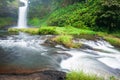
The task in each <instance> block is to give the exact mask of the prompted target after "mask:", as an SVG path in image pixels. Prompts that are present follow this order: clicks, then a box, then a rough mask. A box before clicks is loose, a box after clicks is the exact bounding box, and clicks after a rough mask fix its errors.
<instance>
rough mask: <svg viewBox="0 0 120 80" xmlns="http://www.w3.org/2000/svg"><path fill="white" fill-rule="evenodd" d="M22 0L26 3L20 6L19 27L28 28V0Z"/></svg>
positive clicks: (21, 0)
mask: <svg viewBox="0 0 120 80" xmlns="http://www.w3.org/2000/svg"><path fill="white" fill-rule="evenodd" d="M20 2H22V3H24V6H21V7H19V14H18V15H19V17H18V28H26V27H27V7H28V0H20Z"/></svg>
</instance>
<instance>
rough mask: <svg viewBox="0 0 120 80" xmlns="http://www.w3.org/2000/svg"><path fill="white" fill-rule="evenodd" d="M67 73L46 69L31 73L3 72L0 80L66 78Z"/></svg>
mask: <svg viewBox="0 0 120 80" xmlns="http://www.w3.org/2000/svg"><path fill="white" fill-rule="evenodd" d="M65 77H66V73H65V72H61V71H54V70H46V71H41V72H34V73H30V74H1V75H0V80H65Z"/></svg>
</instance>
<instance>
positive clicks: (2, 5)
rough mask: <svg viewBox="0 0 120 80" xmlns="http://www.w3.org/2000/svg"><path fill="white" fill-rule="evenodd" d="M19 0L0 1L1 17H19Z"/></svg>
mask: <svg viewBox="0 0 120 80" xmlns="http://www.w3.org/2000/svg"><path fill="white" fill-rule="evenodd" d="M17 10H18V0H0V17H17V12H18V11H17Z"/></svg>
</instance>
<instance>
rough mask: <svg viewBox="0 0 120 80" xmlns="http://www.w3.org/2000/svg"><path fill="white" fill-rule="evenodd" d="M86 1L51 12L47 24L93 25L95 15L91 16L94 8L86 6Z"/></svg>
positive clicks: (81, 26)
mask: <svg viewBox="0 0 120 80" xmlns="http://www.w3.org/2000/svg"><path fill="white" fill-rule="evenodd" d="M89 3H90V2H88V3H76V4H73V5H70V6H67V7H65V8H61V9H58V10H56V11H55V12H53V13H52V14H51V15H50V17H49V19H48V25H51V26H66V25H71V26H73V27H77V28H86V27H92V26H94V25H95V19H96V16H93V13H94V12H95V10H96V8H93V7H92V6H94V5H92V6H90V7H87V6H88V4H89Z"/></svg>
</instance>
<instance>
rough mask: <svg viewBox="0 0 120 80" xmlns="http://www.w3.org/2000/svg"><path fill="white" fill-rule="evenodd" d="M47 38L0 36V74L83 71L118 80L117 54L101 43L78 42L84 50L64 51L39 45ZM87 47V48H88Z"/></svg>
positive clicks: (119, 74)
mask: <svg viewBox="0 0 120 80" xmlns="http://www.w3.org/2000/svg"><path fill="white" fill-rule="evenodd" d="M49 37H52V36H50V35H48V36H38V35H36V36H31V35H28V34H25V33H19V35H11V36H7V37H4V38H2V36H0V73H30V72H35V71H41V70H45V69H54V70H65V71H72V70H76V71H80V70H82V71H84V72H86V73H94V74H97V75H99V76H104V77H106V78H108V77H110V76H112V75H113V76H116V77H119V76H120V51H119V50H117V49H116V48H115V47H114V46H112V45H110V44H109V43H108V42H106V41H104V40H96V41H90V40H85V39H80V40H79V41H77V42H76V41H75V42H76V43H83V44H84V45H86V46H89V48H88V47H85V48H83V49H67V48H64V47H63V46H61V45H56V47H49V46H45V45H43V44H44V42H45V40H46V39H47V38H49ZM90 47H91V48H90Z"/></svg>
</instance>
